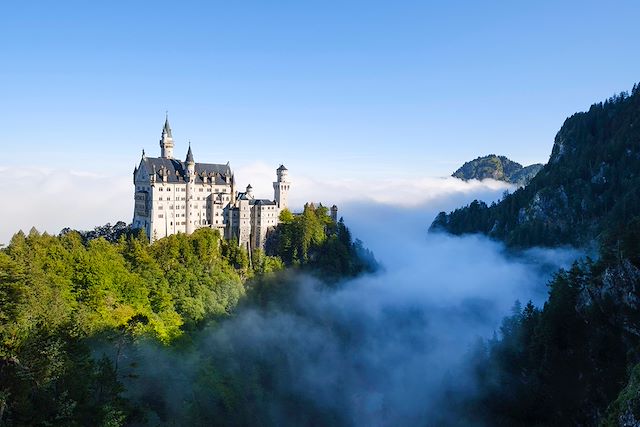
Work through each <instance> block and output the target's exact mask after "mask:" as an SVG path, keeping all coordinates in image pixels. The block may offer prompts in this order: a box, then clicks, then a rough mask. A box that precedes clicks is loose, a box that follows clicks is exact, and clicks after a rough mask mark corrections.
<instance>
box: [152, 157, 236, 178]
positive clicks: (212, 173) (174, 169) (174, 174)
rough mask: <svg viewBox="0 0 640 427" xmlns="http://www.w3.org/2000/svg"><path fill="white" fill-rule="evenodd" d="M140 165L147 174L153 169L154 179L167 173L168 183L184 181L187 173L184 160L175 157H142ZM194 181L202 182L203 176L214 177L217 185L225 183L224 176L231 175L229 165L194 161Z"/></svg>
mask: <svg viewBox="0 0 640 427" xmlns="http://www.w3.org/2000/svg"><path fill="white" fill-rule="evenodd" d="M140 163H141V165H144V166H145V168H146V170H147V171H148V172H149V174H153V173H154V171H155V174H156V180H157V181H158V182H162V181H163V179H162V177H163V174H164V173H166V174H167V182H168V183H174V184H175V183H178V182H184V177H185V175H186V174H187V164H186V162H181V161H180V160H177V159H167V158H164V157H144V158H143V159H142V160H141V162H140ZM195 175H196V183H200V184H201V183H202V182H204V179H203V178H204V177H205V176H206V177H208V178H210V179H211V178H215V183H216V184H219V185H223V184H226V180H225V178H224V177H225V176H233V175H232V173H231V167H230V166H229V164H228V163H227V164H226V165H221V164H215V163H196V164H195Z"/></svg>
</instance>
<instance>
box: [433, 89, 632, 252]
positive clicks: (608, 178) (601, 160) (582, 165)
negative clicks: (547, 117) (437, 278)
mask: <svg viewBox="0 0 640 427" xmlns="http://www.w3.org/2000/svg"><path fill="white" fill-rule="evenodd" d="M639 141H640V89H639V88H638V87H634V91H633V92H632V94H631V95H630V96H629V95H627V94H626V93H625V94H621V95H619V96H616V97H614V98H611V99H609V100H607V101H606V102H604V103H598V104H594V105H592V106H591V108H590V109H589V111H587V112H582V113H576V114H574V115H573V116H571V117H569V118H568V119H566V120H565V122H564V124H563V125H562V128H561V129H560V130H559V131H558V134H557V135H556V138H555V143H554V146H553V149H552V151H551V156H550V158H549V162H548V163H547V164H546V165H544V166H543V167H542V169H541V170H539V171H538V173H536V174H535V176H534V177H533V178H531V179H530V182H529V183H528V184H526V185H525V186H524V187H522V188H520V189H518V190H517V191H515V192H513V193H512V194H510V195H508V196H507V197H505V198H504V199H503V200H502V201H500V203H497V204H494V205H491V206H486V205H478V206H475V205H474V206H472V205H469V206H468V207H465V208H461V209H457V210H455V211H454V212H451V213H449V214H446V213H441V214H439V215H438V217H437V218H436V220H435V221H434V223H433V224H432V227H431V229H432V230H437V229H441V230H444V231H448V232H450V233H453V234H463V233H483V234H487V235H489V236H490V237H493V238H495V239H499V240H503V241H504V242H506V243H507V244H508V245H510V246H519V247H527V246H533V245H544V246H555V245H564V244H570V245H576V246H584V245H589V244H590V243H591V242H592V241H593V240H594V239H596V238H597V239H601V238H602V236H603V235H604V234H606V233H608V232H610V231H611V230H616V229H622V228H624V227H625V226H626V224H628V223H629V222H630V221H631V220H633V219H634V218H640V173H639V172H638V171H640V143H639ZM517 166H519V165H517V163H516V164H515V165H514V164H513V162H504V161H503V160H502V158H500V157H497V156H487V157H484V158H479V159H476V160H474V161H472V162H469V163H467V164H465V165H464V166H463V167H462V168H460V169H459V170H458V171H456V173H454V176H458V177H460V178H462V179H472V178H477V179H482V178H483V177H488V178H494V179H502V180H507V179H516V178H515V176H516V175H517V173H524V172H523V170H524V169H526V168H522V169H518V168H517ZM514 170H515V171H516V172H514ZM518 171H519V172H518ZM509 176H511V178H509Z"/></svg>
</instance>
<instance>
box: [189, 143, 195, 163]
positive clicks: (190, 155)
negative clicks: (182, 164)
mask: <svg viewBox="0 0 640 427" xmlns="http://www.w3.org/2000/svg"><path fill="white" fill-rule="evenodd" d="M189 163H194V164H195V161H194V160H193V153H192V152H191V142H189V150H188V151H187V164H189Z"/></svg>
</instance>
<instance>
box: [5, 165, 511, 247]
mask: <svg viewBox="0 0 640 427" xmlns="http://www.w3.org/2000/svg"><path fill="white" fill-rule="evenodd" d="M235 173H236V177H237V179H238V185H239V186H240V187H243V186H245V185H246V184H248V183H251V184H252V185H253V187H254V192H255V194H256V195H257V196H258V197H263V198H272V197H273V188H272V186H271V182H272V181H273V179H274V173H275V172H274V170H273V168H272V167H269V166H267V165H265V164H263V163H255V164H251V165H247V166H244V167H240V168H238V169H237V170H236V172H235ZM0 174H2V176H3V179H2V180H0V192H2V194H3V197H4V200H6V201H7V203H5V204H3V209H1V210H0V224H2V226H1V227H0V243H6V242H8V241H9V239H10V238H11V236H12V235H13V234H14V233H15V232H17V231H18V230H23V231H25V232H28V231H29V230H30V229H31V227H36V228H37V229H38V230H39V231H41V232H42V231H46V232H49V233H52V234H57V233H58V232H60V230H61V229H62V228H65V227H70V228H75V229H83V230H86V229H92V228H93V227H95V226H97V225H103V224H105V223H107V222H111V223H115V222H117V221H125V222H127V223H129V222H130V221H131V218H132V214H133V184H132V182H131V176H122V175H117V176H116V175H113V176H112V175H104V174H103V175H101V174H93V173H89V172H83V171H67V170H61V169H44V168H36V167H24V168H16V167H3V166H0ZM291 178H292V180H293V185H292V191H291V195H290V205H291V208H292V209H293V210H301V209H302V206H303V205H304V203H306V202H308V201H316V202H323V203H326V204H334V203H335V204H338V205H339V206H340V208H341V209H342V208H343V206H344V205H345V203H351V204H353V202H354V201H360V202H375V203H379V204H382V205H393V206H406V207H416V206H420V205H423V204H425V203H428V204H429V205H430V207H431V208H433V207H434V206H436V205H440V206H444V205H447V206H452V205H453V203H452V202H454V201H455V202H460V203H459V204H462V203H466V202H468V201H470V200H472V199H473V198H474V197H479V198H481V199H483V200H494V199H496V198H497V197H499V195H500V194H502V193H503V192H504V191H505V190H511V189H513V187H512V186H510V185H509V184H506V183H503V182H500V181H493V180H486V181H482V182H479V181H470V182H464V181H461V180H459V179H456V178H452V177H447V178H433V177H424V178H416V179H394V178H391V179H388V178H389V177H387V176H382V177H373V178H369V179H364V178H363V179H361V180H353V179H351V180H350V179H342V178H340V174H339V173H329V172H328V173H327V176H326V177H308V176H305V175H304V174H303V173H300V172H299V171H291Z"/></svg>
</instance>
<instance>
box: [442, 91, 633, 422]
mask: <svg viewBox="0 0 640 427" xmlns="http://www.w3.org/2000/svg"><path fill="white" fill-rule="evenodd" d="M639 171H640V87H638V86H634V88H633V90H632V92H631V95H628V94H627V93H622V94H620V95H618V96H615V97H613V98H611V99H609V100H607V101H606V102H604V103H599V104H595V105H593V106H591V108H590V109H589V111H588V112H585V113H578V114H575V115H573V116H572V117H570V118H568V119H567V120H566V121H565V123H564V125H563V126H562V128H561V129H560V131H559V132H558V134H557V136H556V139H555V144H554V147H553V151H552V154H551V158H550V160H549V163H548V164H547V165H546V166H545V167H544V168H543V169H542V171H541V172H539V173H538V175H537V176H536V177H535V178H534V179H533V180H532V181H531V183H530V184H529V185H528V186H526V187H524V188H521V189H519V190H517V191H515V192H514V193H513V194H508V195H506V196H505V197H504V198H503V199H502V200H501V201H500V202H499V203H494V204H492V205H491V206H487V205H486V204H485V203H484V202H481V201H477V200H476V201H474V202H472V203H471V204H470V205H469V206H467V207H464V208H461V209H457V210H455V211H454V212H452V213H450V214H446V213H444V212H442V213H440V214H439V215H438V217H437V218H436V220H435V221H434V223H433V224H432V226H431V231H438V230H445V231H447V232H450V233H454V234H465V233H483V234H486V235H488V236H491V237H493V238H496V239H500V240H503V241H504V242H506V243H507V244H508V245H510V246H511V247H518V248H524V247H529V246H532V245H546V246H553V245H567V244H571V245H577V246H582V247H591V248H594V247H595V248H596V250H595V251H591V252H595V253H596V254H597V256H596V257H595V259H591V258H585V259H584V260H582V261H580V262H577V263H575V264H574V266H573V267H572V268H570V269H569V270H568V271H564V270H562V271H559V272H558V273H557V274H556V275H555V277H554V278H553V279H552V280H551V282H550V283H549V298H548V301H547V302H546V303H545V304H544V306H543V307H541V308H537V307H535V306H533V305H532V304H531V303H529V304H526V305H525V306H524V307H522V306H521V305H520V303H517V304H516V305H515V306H514V309H513V314H512V315H511V316H510V317H508V318H506V319H505V320H504V322H503V324H502V327H501V329H500V331H499V332H500V333H499V334H498V335H496V336H495V337H494V338H493V339H490V340H488V341H481V342H480V343H479V344H478V346H477V348H475V350H474V352H473V354H472V355H470V360H471V361H472V362H471V363H473V365H474V370H473V376H474V379H475V380H476V382H477V385H478V387H477V390H478V392H477V393H476V394H475V395H473V396H471V397H469V396H467V397H466V398H458V399H456V398H455V397H456V396H455V394H452V401H455V405H457V407H456V408H457V410H458V411H459V413H461V414H467V415H468V417H465V419H466V422H476V423H482V424H488V425H540V426H542V425H607V426H609V425H610V426H632V425H640V398H639V396H640V394H639V391H640V385H639V379H638V378H639V377H638V375H639V374H638V373H639V372H640V365H639V363H640V174H639V173H638V172H639Z"/></svg>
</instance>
